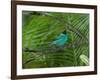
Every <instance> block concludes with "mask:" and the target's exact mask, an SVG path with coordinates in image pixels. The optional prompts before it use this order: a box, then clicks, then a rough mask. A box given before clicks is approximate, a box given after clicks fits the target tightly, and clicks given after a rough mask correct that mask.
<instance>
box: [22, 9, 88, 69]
mask: <svg viewBox="0 0 100 80" xmlns="http://www.w3.org/2000/svg"><path fill="white" fill-rule="evenodd" d="M63 31H66V33H67V35H68V40H67V41H66V43H65V45H63V46H56V45H51V43H52V41H54V40H55V39H56V38H57V36H59V34H61V33H62V32H63ZM22 48H23V49H22V50H23V53H22V62H23V68H24V69H28V68H48V67H49V68H50V67H69V66H70V67H71V66H88V65H89V14H80V13H61V12H39V11H38V12H35V11H23V12H22Z"/></svg>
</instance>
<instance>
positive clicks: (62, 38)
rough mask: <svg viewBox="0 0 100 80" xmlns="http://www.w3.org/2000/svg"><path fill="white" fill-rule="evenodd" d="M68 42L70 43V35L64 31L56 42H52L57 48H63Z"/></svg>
mask: <svg viewBox="0 0 100 80" xmlns="http://www.w3.org/2000/svg"><path fill="white" fill-rule="evenodd" d="M67 41H68V35H67V33H66V31H64V32H62V33H61V34H60V35H59V36H58V37H57V38H56V40H54V41H53V42H52V44H53V45H56V46H63V45H64V44H65V43H66V42H67Z"/></svg>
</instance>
